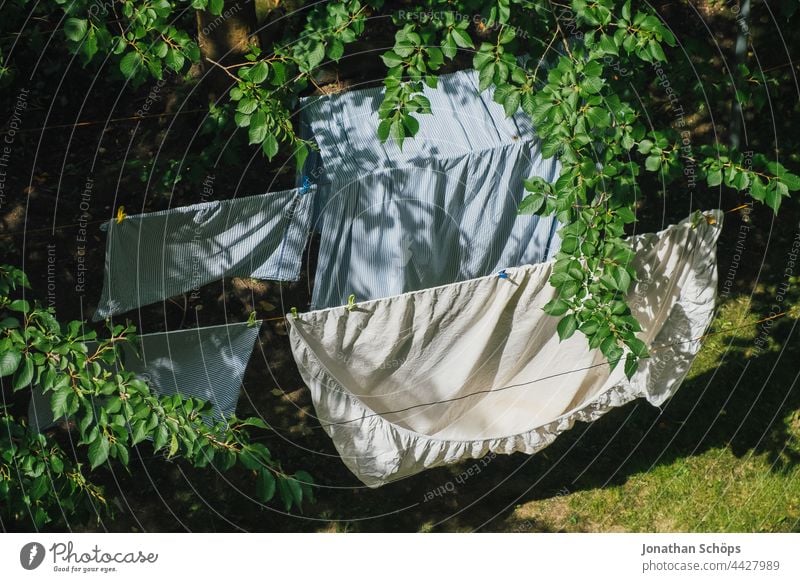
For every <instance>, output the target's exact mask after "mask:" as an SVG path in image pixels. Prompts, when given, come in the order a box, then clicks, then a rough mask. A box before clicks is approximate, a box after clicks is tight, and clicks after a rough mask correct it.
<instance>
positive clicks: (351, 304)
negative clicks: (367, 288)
mask: <svg viewBox="0 0 800 582" xmlns="http://www.w3.org/2000/svg"><path fill="white" fill-rule="evenodd" d="M355 308H356V296H355V295H354V294H351V295H350V297H348V298H347V305H346V306H345V309H347V311H353V310H354V309H355Z"/></svg>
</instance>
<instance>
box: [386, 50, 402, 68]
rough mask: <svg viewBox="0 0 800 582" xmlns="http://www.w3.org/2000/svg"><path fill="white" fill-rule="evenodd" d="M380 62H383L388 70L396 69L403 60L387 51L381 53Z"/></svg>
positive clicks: (392, 52)
mask: <svg viewBox="0 0 800 582" xmlns="http://www.w3.org/2000/svg"><path fill="white" fill-rule="evenodd" d="M381 60H383V64H385V65H386V66H387V67H389V68H390V69H391V68H392V67H396V66H397V65H401V64H403V58H402V57H401V56H400V55H398V54H397V53H396V52H394V51H388V52H385V53H383V54H382V55H381Z"/></svg>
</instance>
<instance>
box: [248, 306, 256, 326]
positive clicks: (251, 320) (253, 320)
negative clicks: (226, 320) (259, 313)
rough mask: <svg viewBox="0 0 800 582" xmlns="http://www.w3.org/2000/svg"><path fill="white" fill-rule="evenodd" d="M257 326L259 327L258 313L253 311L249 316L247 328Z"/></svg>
mask: <svg viewBox="0 0 800 582" xmlns="http://www.w3.org/2000/svg"><path fill="white" fill-rule="evenodd" d="M256 325H258V320H256V312H255V310H253V311H251V312H250V315H248V316H247V327H255V326H256Z"/></svg>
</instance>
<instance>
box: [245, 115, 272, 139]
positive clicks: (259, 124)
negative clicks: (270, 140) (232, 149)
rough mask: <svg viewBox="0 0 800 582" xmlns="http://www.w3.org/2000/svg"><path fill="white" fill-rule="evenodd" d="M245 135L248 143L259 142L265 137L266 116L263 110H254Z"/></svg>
mask: <svg viewBox="0 0 800 582" xmlns="http://www.w3.org/2000/svg"><path fill="white" fill-rule="evenodd" d="M247 136H248V138H249V140H250V142H249V143H250V144H260V143H261V142H263V141H264V138H266V137H267V116H266V115H265V114H264V112H263V111H256V112H255V113H253V115H252V116H251V117H250V129H249V130H248V132H247Z"/></svg>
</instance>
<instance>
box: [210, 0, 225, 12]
mask: <svg viewBox="0 0 800 582" xmlns="http://www.w3.org/2000/svg"><path fill="white" fill-rule="evenodd" d="M224 7H225V0H208V11H209V12H211V14H213V15H214V16H218V15H220V14H222V9H223V8H224Z"/></svg>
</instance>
